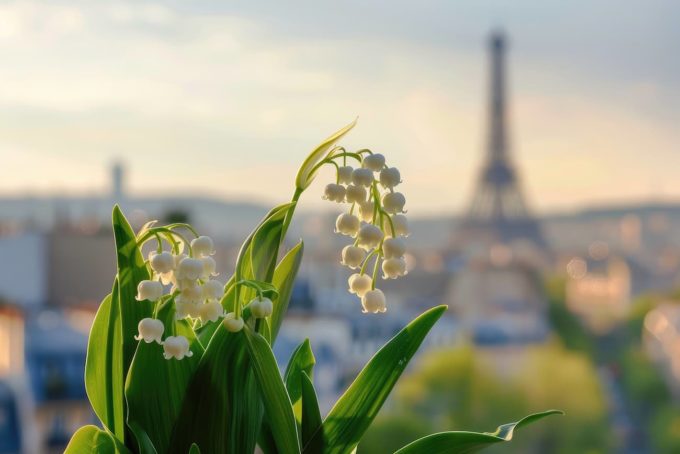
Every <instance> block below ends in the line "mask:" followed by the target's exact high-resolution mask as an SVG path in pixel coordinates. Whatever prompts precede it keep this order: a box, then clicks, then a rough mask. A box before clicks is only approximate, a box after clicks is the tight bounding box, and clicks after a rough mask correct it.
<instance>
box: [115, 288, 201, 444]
mask: <svg viewBox="0 0 680 454" xmlns="http://www.w3.org/2000/svg"><path fill="white" fill-rule="evenodd" d="M157 318H158V319H159V320H161V321H162V322H163V323H164V324H165V331H164V336H177V335H181V336H184V337H186V338H187V339H188V340H189V344H190V349H191V351H192V352H193V356H191V357H185V358H184V359H182V360H176V359H165V358H164V357H163V347H162V346H161V345H159V344H157V343H156V342H152V343H148V344H147V343H146V342H144V341H141V342H139V344H138V346H137V353H135V356H134V359H133V360H132V364H131V366H130V370H129V371H128V376H127V380H126V383H125V397H126V398H127V403H128V417H127V418H128V424H129V425H131V424H132V423H135V424H137V425H138V426H139V427H141V428H143V430H144V432H145V433H146V434H147V435H148V438H149V439H150V440H151V442H152V444H153V446H155V449H156V450H157V451H158V452H162V453H164V452H167V451H168V447H169V444H170V438H171V436H172V431H173V427H174V426H175V423H176V421H177V417H178V415H179V412H180V410H181V408H182V403H183V402H184V396H185V394H186V390H187V387H188V386H189V381H190V380H191V377H192V376H193V374H194V372H195V371H196V369H197V368H198V363H199V361H200V359H201V356H202V355H203V347H202V346H201V344H200V342H198V341H197V340H196V337H195V335H194V332H193V330H192V329H191V327H190V326H189V324H188V322H187V321H186V320H180V321H175V305H174V300H173V299H168V300H167V301H165V302H164V303H163V305H162V306H161V307H160V308H159V310H158V314H157ZM138 441H139V440H138Z"/></svg>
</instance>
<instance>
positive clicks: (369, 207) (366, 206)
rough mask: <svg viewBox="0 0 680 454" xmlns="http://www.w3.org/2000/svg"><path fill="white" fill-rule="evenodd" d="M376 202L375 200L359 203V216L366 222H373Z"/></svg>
mask: <svg viewBox="0 0 680 454" xmlns="http://www.w3.org/2000/svg"><path fill="white" fill-rule="evenodd" d="M374 208H375V204H374V203H373V202H361V203H359V216H360V217H361V220H362V221H364V222H373V211H374Z"/></svg>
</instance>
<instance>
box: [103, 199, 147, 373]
mask: <svg viewBox="0 0 680 454" xmlns="http://www.w3.org/2000/svg"><path fill="white" fill-rule="evenodd" d="M112 218H113V236H114V237H115V239H116V258H117V262H118V290H119V293H118V294H119V310H120V321H121V324H122V331H121V332H122V343H123V371H124V375H126V374H127V370H128V369H129V368H130V363H131V362H132V357H133V356H134V355H135V350H137V341H136V340H135V338H134V336H135V334H137V325H138V324H139V321H140V320H141V319H143V318H146V317H151V316H152V314H153V309H154V304H153V303H152V302H150V301H137V300H135V296H136V295H137V285H138V284H139V283H140V282H141V281H143V280H147V279H150V278H151V276H150V275H149V270H148V269H147V268H146V265H145V264H144V257H142V253H141V251H140V250H139V247H138V246H137V238H136V236H135V233H134V232H133V231H132V228H131V227H130V224H129V223H128V221H127V219H125V216H123V213H122V212H121V211H120V208H119V207H118V205H116V206H115V207H114V208H113V215H112Z"/></svg>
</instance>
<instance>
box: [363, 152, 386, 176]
mask: <svg viewBox="0 0 680 454" xmlns="http://www.w3.org/2000/svg"><path fill="white" fill-rule="evenodd" d="M361 166H362V167H364V168H366V169H370V170H372V171H373V172H380V170H381V169H382V168H383V167H384V166H385V156H383V155H381V154H380V153H374V154H370V155H368V156H366V157H365V158H364V160H363V161H361Z"/></svg>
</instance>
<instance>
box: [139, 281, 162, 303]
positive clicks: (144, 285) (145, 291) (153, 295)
mask: <svg viewBox="0 0 680 454" xmlns="http://www.w3.org/2000/svg"><path fill="white" fill-rule="evenodd" d="M161 296H163V285H162V284H161V283H160V282H158V281H141V282H140V283H139V284H137V296H136V297H135V299H136V300H137V301H144V300H149V301H158V300H159V299H161Z"/></svg>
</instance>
